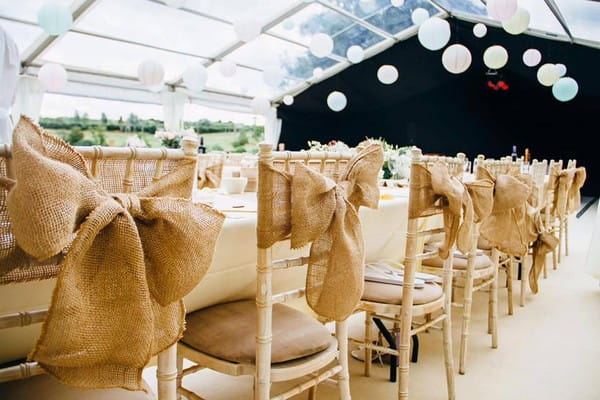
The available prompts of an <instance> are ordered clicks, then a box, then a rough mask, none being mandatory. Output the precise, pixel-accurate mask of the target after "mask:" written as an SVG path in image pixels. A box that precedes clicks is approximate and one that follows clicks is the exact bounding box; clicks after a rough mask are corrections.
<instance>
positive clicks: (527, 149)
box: [525, 147, 531, 164]
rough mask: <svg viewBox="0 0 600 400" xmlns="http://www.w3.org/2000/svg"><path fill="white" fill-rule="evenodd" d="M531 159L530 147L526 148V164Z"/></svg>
mask: <svg viewBox="0 0 600 400" xmlns="http://www.w3.org/2000/svg"><path fill="white" fill-rule="evenodd" d="M530 160H531V154H530V153H529V147H526V148H525V164H529V162H530Z"/></svg>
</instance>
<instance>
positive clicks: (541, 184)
mask: <svg viewBox="0 0 600 400" xmlns="http://www.w3.org/2000/svg"><path fill="white" fill-rule="evenodd" d="M547 169H548V160H543V161H541V162H540V161H538V160H533V162H532V163H531V168H530V169H529V173H530V174H531V180H532V181H533V185H534V186H535V188H536V193H537V198H536V207H538V208H540V207H543V204H544V198H545V193H544V189H545V187H546V170H547Z"/></svg>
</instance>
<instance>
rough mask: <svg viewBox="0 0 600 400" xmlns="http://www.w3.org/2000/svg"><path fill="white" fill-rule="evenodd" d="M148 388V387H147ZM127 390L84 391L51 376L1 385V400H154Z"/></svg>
mask: <svg viewBox="0 0 600 400" xmlns="http://www.w3.org/2000/svg"><path fill="white" fill-rule="evenodd" d="M145 386H146V385H145ZM146 390H148V393H144V392H142V391H139V392H132V391H130V390H125V389H103V390H84V389H77V388H73V387H70V386H67V385H63V384H62V383H60V382H59V381H57V380H56V379H54V378H53V377H51V376H49V375H39V376H34V377H32V378H28V379H22V380H19V381H12V382H6V383H2V384H0V398H2V399H7V400H8V399H14V400H17V399H18V400H41V399H44V400H117V399H118V400H152V399H154V398H155V397H154V395H153V394H152V391H151V390H150V389H148V387H147V386H146Z"/></svg>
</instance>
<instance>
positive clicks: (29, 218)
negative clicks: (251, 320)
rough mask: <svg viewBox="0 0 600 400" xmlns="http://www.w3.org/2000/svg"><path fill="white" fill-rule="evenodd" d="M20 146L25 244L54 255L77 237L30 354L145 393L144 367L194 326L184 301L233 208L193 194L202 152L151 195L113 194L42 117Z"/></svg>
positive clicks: (72, 374)
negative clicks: (226, 211)
mask: <svg viewBox="0 0 600 400" xmlns="http://www.w3.org/2000/svg"><path fill="white" fill-rule="evenodd" d="M13 143H14V145H13V153H12V156H13V163H14V167H15V172H16V184H15V183H13V182H11V183H10V184H9V186H10V187H11V188H10V192H9V194H8V198H7V210H8V214H9V218H10V222H11V225H12V228H13V232H14V236H15V238H16V242H17V244H18V246H19V247H20V248H21V249H23V251H24V252H25V253H27V255H29V256H31V257H33V258H35V259H37V260H44V259H47V258H49V257H53V256H55V255H57V254H61V253H62V252H63V249H65V247H66V246H68V245H70V248H69V249H68V250H67V252H66V255H65V257H64V260H63V262H62V265H61V268H60V272H59V274H58V277H57V283H56V287H55V289H54V294H53V296H52V303H51V306H50V309H49V311H48V316H47V318H46V320H45V322H44V325H43V327H42V334H41V336H40V338H39V339H38V342H37V344H36V347H35V349H34V350H33V351H32V353H31V354H30V359H32V360H35V361H38V362H39V363H40V364H41V365H42V367H43V368H44V369H45V370H46V371H47V372H49V373H50V374H52V375H54V376H55V377H56V378H58V379H59V380H60V381H62V382H64V383H66V384H70V385H73V386H78V387H83V388H109V387H123V388H126V389H130V390H142V389H143V387H142V379H141V373H142V368H144V366H145V365H147V363H148V362H149V361H150V358H151V357H152V356H153V355H155V354H157V353H158V352H160V351H162V350H163V349H165V348H167V347H168V346H170V345H172V344H174V343H175V342H176V341H177V340H178V339H179V338H180V337H181V335H182V333H183V330H184V321H185V320H184V317H185V310H184V305H183V301H182V298H183V296H185V295H186V294H187V293H188V292H189V291H190V290H191V289H192V288H194V287H195V286H196V285H197V284H198V283H199V282H200V280H201V279H202V277H203V276H204V274H205V273H206V271H207V269H208V267H209V265H210V263H211V259H212V255H213V251H214V246H215V242H216V240H217V237H218V235H219V232H220V230H221V227H222V224H223V221H224V216H223V215H222V214H221V213H219V212H217V211H215V210H214V209H212V208H209V207H206V206H204V205H194V204H191V202H190V201H189V200H186V199H184V198H183V197H189V196H190V194H191V185H192V184H193V183H194V182H193V180H192V179H190V177H191V176H193V173H194V172H193V171H194V168H195V161H194V160H190V161H189V162H183V163H182V164H181V165H180V167H178V168H176V169H175V170H173V171H171V172H170V173H168V174H167V175H165V176H163V177H162V178H160V179H158V180H157V181H156V182H154V183H152V184H151V185H149V186H148V187H146V188H145V189H143V190H142V191H141V192H139V193H127V194H123V193H118V194H108V193H106V192H104V191H103V190H102V189H101V188H100V187H99V186H98V185H97V184H96V183H95V182H94V181H93V180H92V177H91V175H90V174H89V172H88V170H87V168H86V166H85V161H84V159H83V157H82V156H81V155H80V154H79V153H77V152H76V151H75V150H74V149H73V148H71V147H70V146H69V145H67V144H66V143H64V142H62V141H61V140H60V139H58V138H56V137H54V136H52V135H49V134H47V133H46V132H44V131H43V130H41V129H39V128H38V127H37V126H35V125H34V124H32V123H31V122H30V121H28V120H23V119H22V120H21V121H20V123H19V124H18V126H17V127H16V128H15V133H14V139H13ZM5 183H6V180H5ZM168 196H169V197H168ZM170 196H173V197H170ZM74 233H76V236H75V238H74V239H73V235H74Z"/></svg>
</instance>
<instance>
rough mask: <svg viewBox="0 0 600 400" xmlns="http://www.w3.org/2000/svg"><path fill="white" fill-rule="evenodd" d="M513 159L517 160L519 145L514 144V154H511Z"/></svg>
mask: <svg viewBox="0 0 600 400" xmlns="http://www.w3.org/2000/svg"><path fill="white" fill-rule="evenodd" d="M510 157H511V158H512V160H513V161H517V146H513V148H512V154H511V155H510Z"/></svg>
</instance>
